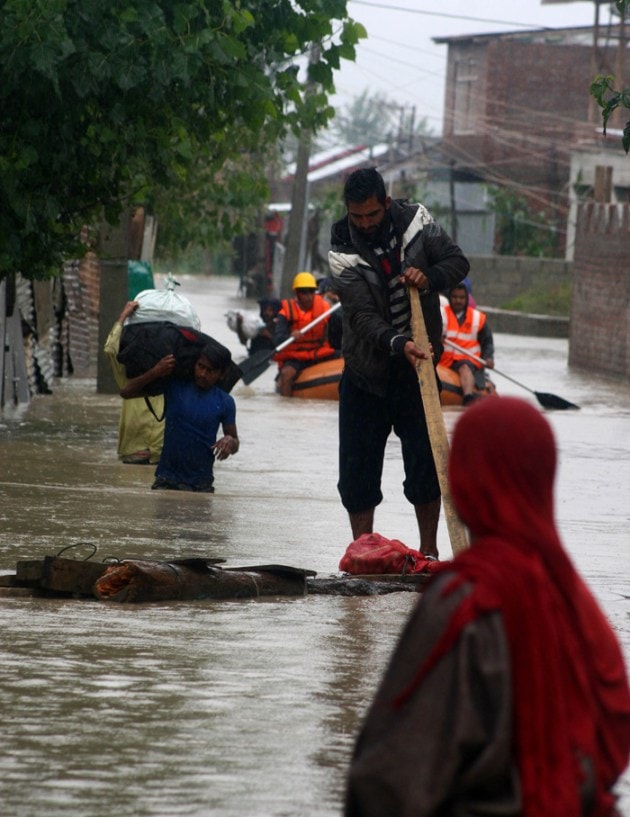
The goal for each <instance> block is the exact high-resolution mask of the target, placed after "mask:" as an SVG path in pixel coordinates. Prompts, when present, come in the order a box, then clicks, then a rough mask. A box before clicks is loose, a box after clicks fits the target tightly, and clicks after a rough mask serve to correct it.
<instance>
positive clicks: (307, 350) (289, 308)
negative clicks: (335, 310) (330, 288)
mask: <svg viewBox="0 0 630 817" xmlns="http://www.w3.org/2000/svg"><path fill="white" fill-rule="evenodd" d="M329 309H330V304H329V303H328V301H326V300H324V298H322V296H321V295H320V294H319V293H316V294H315V300H314V301H313V308H312V309H311V310H309V311H308V312H304V311H303V310H302V309H300V306H299V304H298V302H297V301H296V300H295V298H289V299H286V300H284V301H282V306H281V307H280V311H279V313H278V314H279V315H284V317H285V318H286V319H287V321H288V323H289V331H290V332H295V331H296V329H302V328H303V327H304V326H306V325H307V324H309V323H311V321H314V320H315V318H319V316H320V315H322V314H323V313H324V312H327V311H328V310H329ZM327 325H328V321H321V322H320V323H318V324H317V326H314V327H313V328H312V329H309V331H308V332H307V333H306V334H305V335H303V336H302V337H301V338H298V339H297V340H294V341H293V343H291V344H290V345H289V346H287V347H286V348H285V349H282V350H281V351H280V352H277V353H276V354H275V355H274V360H277V361H278V363H282V362H283V361H285V360H312V361H313V362H315V361H316V360H321V359H322V358H325V357H331V356H332V355H334V354H335V350H334V349H333V347H332V346H331V345H330V344H329V343H328V339H327Z"/></svg>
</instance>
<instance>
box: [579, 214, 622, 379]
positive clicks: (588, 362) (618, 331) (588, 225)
mask: <svg viewBox="0 0 630 817" xmlns="http://www.w3.org/2000/svg"><path fill="white" fill-rule="evenodd" d="M569 365H570V366H575V367H578V368H584V369H589V370H591V371H596V372H599V373H602V374H610V375H621V376H622V377H623V378H624V379H628V380H630V205H628V204H596V203H595V202H589V203H588V204H585V205H583V206H582V207H581V208H580V211H579V214H578V224H577V233H576V241H575V259H574V262H573V299H572V305H571V326H570V329H569Z"/></svg>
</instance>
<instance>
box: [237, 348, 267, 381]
mask: <svg viewBox="0 0 630 817" xmlns="http://www.w3.org/2000/svg"><path fill="white" fill-rule="evenodd" d="M275 353H276V350H275V349H272V350H271V351H266V350H265V349H263V350H262V351H260V352H256V354H255V355H252V356H251V357H248V358H245V360H243V361H242V362H241V363H239V364H238V367H239V369H240V370H241V372H242V375H241V380H242V381H243V383H245V385H246V386H248V385H249V384H250V383H253V381H254V380H256V378H257V377H260V375H261V374H263V373H264V372H266V371H267V369H268V368H269V366H270V365H271V360H272V358H273V356H274V355H275Z"/></svg>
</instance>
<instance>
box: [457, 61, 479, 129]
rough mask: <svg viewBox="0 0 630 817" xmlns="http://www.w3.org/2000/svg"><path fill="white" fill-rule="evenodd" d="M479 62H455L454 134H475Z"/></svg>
mask: <svg viewBox="0 0 630 817" xmlns="http://www.w3.org/2000/svg"><path fill="white" fill-rule="evenodd" d="M477 79H478V72H477V62H476V60H473V59H470V58H468V59H465V60H457V61H456V62H455V105H454V111H453V132H454V133H456V134H465V133H474V132H475V120H476V110H477V103H476V86H477Z"/></svg>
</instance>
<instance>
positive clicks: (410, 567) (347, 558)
mask: <svg viewBox="0 0 630 817" xmlns="http://www.w3.org/2000/svg"><path fill="white" fill-rule="evenodd" d="M438 565H439V562H436V561H433V560H430V559H427V558H426V557H425V556H424V555H423V554H422V553H420V551H418V550H412V549H411V548H409V547H407V545H405V544H403V543H402V542H400V541H398V539H386V538H385V537H384V536H381V534H380V533H364V534H363V535H362V536H359V538H358V539H355V540H354V542H350V544H349V545H348V547H347V548H346V552H345V553H344V555H343V556H342V558H341V561H340V562H339V570H342V571H343V572H344V573H351V574H352V575H353V576H359V575H376V574H382V573H389V574H395V575H399V576H402V575H404V574H410V573H422V572H427V573H428V572H430V571H431V570H432V569H435V568H436V567H437V566H438Z"/></svg>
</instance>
